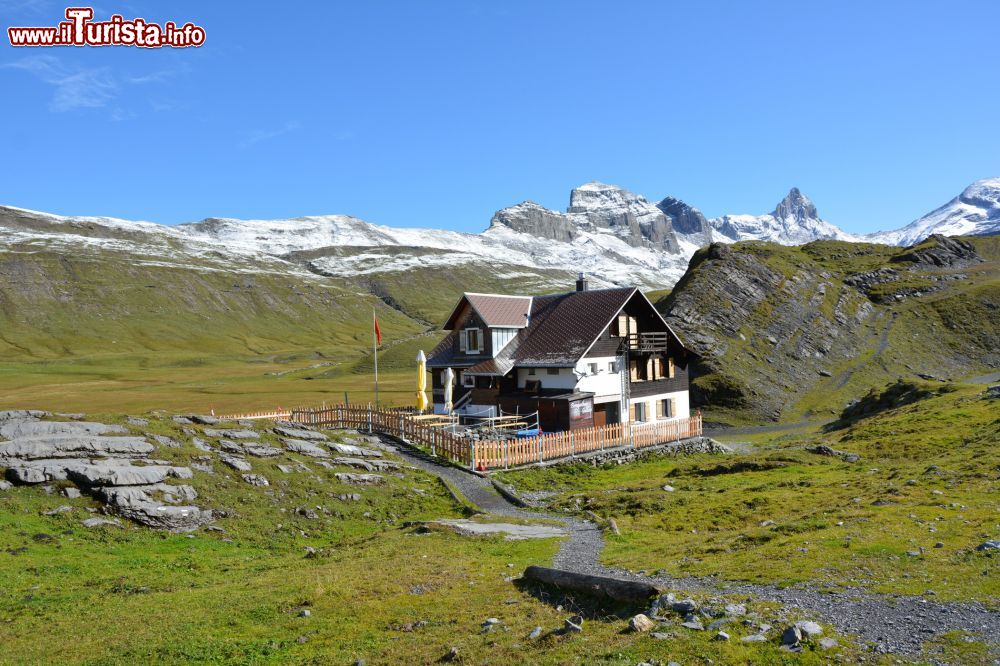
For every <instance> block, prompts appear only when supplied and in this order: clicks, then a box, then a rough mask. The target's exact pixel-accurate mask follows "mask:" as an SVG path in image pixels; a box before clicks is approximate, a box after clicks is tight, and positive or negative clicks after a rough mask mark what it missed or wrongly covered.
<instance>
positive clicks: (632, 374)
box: [629, 359, 639, 382]
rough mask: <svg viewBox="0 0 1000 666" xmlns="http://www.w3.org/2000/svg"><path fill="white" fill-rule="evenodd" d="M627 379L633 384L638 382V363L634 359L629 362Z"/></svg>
mask: <svg viewBox="0 0 1000 666" xmlns="http://www.w3.org/2000/svg"><path fill="white" fill-rule="evenodd" d="M629 378H630V379H631V380H632V381H634V382H637V381H639V362H638V361H636V360H635V359H633V360H631V361H629Z"/></svg>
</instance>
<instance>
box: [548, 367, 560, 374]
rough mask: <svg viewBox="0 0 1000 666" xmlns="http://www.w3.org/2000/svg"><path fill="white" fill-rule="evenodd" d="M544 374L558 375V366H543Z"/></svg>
mask: <svg viewBox="0 0 1000 666" xmlns="http://www.w3.org/2000/svg"><path fill="white" fill-rule="evenodd" d="M545 374H547V375H558V374H559V368H545Z"/></svg>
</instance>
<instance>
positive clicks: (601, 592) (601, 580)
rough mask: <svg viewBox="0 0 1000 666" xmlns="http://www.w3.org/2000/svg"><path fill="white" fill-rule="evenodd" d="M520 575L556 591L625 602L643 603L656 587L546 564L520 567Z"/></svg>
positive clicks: (656, 592)
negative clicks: (521, 569) (522, 568)
mask: <svg viewBox="0 0 1000 666" xmlns="http://www.w3.org/2000/svg"><path fill="white" fill-rule="evenodd" d="M524 578H525V579H526V580H530V581H535V582H538V583H543V584H545V585H551V586H552V587H556V588H558V589H560V590H569V591H572V592H580V593H582V594H587V595H590V596H592V597H605V598H608V599H612V600H614V601H619V602H623V603H629V604H645V603H646V602H648V601H649V600H650V599H652V598H653V597H656V596H657V595H659V590H658V589H657V588H656V586H655V585H652V584H650V583H640V582H638V581H633V580H621V579H618V578H607V577H605V576H588V575H586V574H578V573H573V572H572V571H563V570H561V569H550V568H548V567H537V566H530V567H528V568H527V569H525V570H524Z"/></svg>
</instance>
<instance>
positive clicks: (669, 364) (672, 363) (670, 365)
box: [667, 356, 674, 379]
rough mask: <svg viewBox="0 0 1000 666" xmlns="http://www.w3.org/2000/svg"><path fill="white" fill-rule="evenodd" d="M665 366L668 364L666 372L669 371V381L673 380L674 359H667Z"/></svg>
mask: <svg viewBox="0 0 1000 666" xmlns="http://www.w3.org/2000/svg"><path fill="white" fill-rule="evenodd" d="M667 364H668V370H669V371H670V374H669V375H668V376H669V377H670V378H671V379H673V378H674V358H673V356H671V357H670V358H668V359H667Z"/></svg>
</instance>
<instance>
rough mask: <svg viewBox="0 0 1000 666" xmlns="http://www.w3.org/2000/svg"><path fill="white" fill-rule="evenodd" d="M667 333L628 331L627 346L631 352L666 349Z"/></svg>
mask: <svg viewBox="0 0 1000 666" xmlns="http://www.w3.org/2000/svg"><path fill="white" fill-rule="evenodd" d="M667 340H668V335H667V333H666V332H661V333H629V336H628V348H629V351H633V352H662V351H667Z"/></svg>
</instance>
